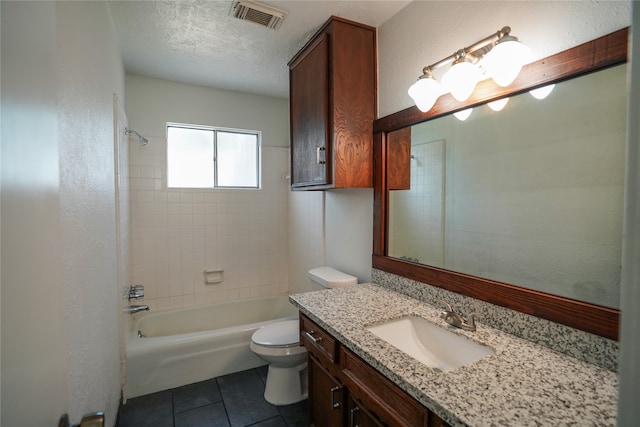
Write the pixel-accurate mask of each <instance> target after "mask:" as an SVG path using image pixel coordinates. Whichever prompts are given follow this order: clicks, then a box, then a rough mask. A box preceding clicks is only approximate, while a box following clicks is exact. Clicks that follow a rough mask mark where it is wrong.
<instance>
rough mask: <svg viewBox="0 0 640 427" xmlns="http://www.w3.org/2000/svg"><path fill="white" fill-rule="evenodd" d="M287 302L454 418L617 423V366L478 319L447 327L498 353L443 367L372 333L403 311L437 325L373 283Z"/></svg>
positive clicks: (431, 314)
mask: <svg viewBox="0 0 640 427" xmlns="http://www.w3.org/2000/svg"><path fill="white" fill-rule="evenodd" d="M290 300H291V301H292V303H293V304H294V305H295V306H297V307H298V308H299V309H300V311H302V312H303V313H304V314H306V315H307V316H309V318H311V319H312V320H314V321H315V322H317V323H318V324H319V325H320V326H322V327H324V328H325V329H326V330H327V331H328V332H329V333H331V334H332V335H334V336H335V337H336V338H337V339H338V340H339V341H340V342H341V343H342V344H343V345H345V346H347V347H348V348H349V349H351V350H352V351H353V352H355V353H356V354H358V355H359V356H360V357H362V358H363V359H364V360H366V361H367V362H368V363H369V364H371V365H372V366H373V367H374V368H376V369H378V370H379V371H380V372H381V373H382V374H384V375H385V376H386V377H388V378H389V379H390V380H391V381H393V382H394V383H396V384H397V385H398V386H400V387H401V388H402V389H403V390H405V391H406V392H408V393H409V394H411V395H412V396H414V397H415V398H416V399H417V400H418V401H420V402H421V403H422V404H424V405H425V406H426V407H428V408H429V409H431V410H432V411H434V412H435V413H436V414H437V415H439V416H440V417H441V418H443V419H444V420H445V421H447V422H448V423H450V424H452V425H469V426H529V425H531V426H546V425H549V426H562V425H580V426H589V425H590V426H606V425H612V426H613V425H615V422H616V411H617V396H618V378H617V375H616V373H615V372H612V371H608V370H606V369H603V368H600V367H598V366H595V365H591V364H588V363H586V362H581V361H579V360H577V359H574V358H571V357H567V356H564V355H561V354H559V353H556V352H554V351H552V350H549V349H548V348H546V347H542V346H540V345H537V344H533V343H531V342H529V341H526V340H523V339H520V338H517V337H515V336H513V335H510V334H507V333H505V332H502V331H500V330H497V329H492V328H488V327H486V326H484V325H483V324H482V322H481V321H479V322H477V324H478V329H477V330H476V331H475V332H466V331H462V330H459V329H455V328H449V329H450V330H451V331H453V332H455V333H457V334H460V335H464V336H467V337H468V338H470V339H472V340H475V341H478V342H480V343H483V344H485V345H488V346H490V347H492V348H493V349H494V350H495V354H494V355H492V356H489V357H486V358H484V359H481V360H480V361H478V362H475V363H473V364H471V365H468V366H463V367H461V368H457V369H455V370H453V371H450V372H447V373H443V372H441V371H439V370H436V369H431V368H428V367H426V366H425V365H423V364H422V363H420V362H418V361H417V360H415V359H413V358H412V357H411V356H408V355H406V354H405V353H403V352H402V351H400V350H398V349H396V348H395V347H393V346H392V345H390V344H388V343H386V342H385V341H383V340H381V339H379V338H377V337H376V336H375V335H373V334H372V333H371V332H369V331H367V330H366V327H367V326H370V325H372V324H376V323H380V322H383V321H386V320H391V319H397V318H400V317H403V316H406V315H415V316H418V317H423V318H425V319H428V320H430V321H432V322H434V323H436V324H439V325H441V326H442V327H445V328H447V327H448V325H447V324H446V323H444V321H443V320H441V319H440V317H439V314H440V312H441V311H442V310H441V309H440V308H437V307H433V306H431V305H428V304H425V303H422V302H420V301H418V300H415V299H412V298H409V297H407V296H404V295H401V294H398V293H396V292H393V291H390V290H387V289H384V288H381V287H378V286H375V285H371V284H361V285H358V286H352V287H346V288H340V289H328V290H322V291H316V292H309V293H304V294H296V295H292V296H290Z"/></svg>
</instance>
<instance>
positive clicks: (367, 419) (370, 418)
mask: <svg viewBox="0 0 640 427" xmlns="http://www.w3.org/2000/svg"><path fill="white" fill-rule="evenodd" d="M347 417H348V419H347V427H383V426H384V424H382V423H380V421H378V420H377V419H376V418H375V416H374V415H373V414H371V413H370V412H369V411H367V410H366V409H365V408H364V406H363V405H362V404H361V403H359V402H357V401H355V400H354V399H353V397H349V400H348V403H347Z"/></svg>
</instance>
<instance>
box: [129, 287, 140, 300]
mask: <svg viewBox="0 0 640 427" xmlns="http://www.w3.org/2000/svg"><path fill="white" fill-rule="evenodd" d="M138 298H144V286H142V285H135V286H133V285H132V286H131V287H130V288H129V300H132V299H138Z"/></svg>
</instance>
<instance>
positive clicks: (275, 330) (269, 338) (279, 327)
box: [251, 320, 300, 348]
mask: <svg viewBox="0 0 640 427" xmlns="http://www.w3.org/2000/svg"><path fill="white" fill-rule="evenodd" d="M251 341H253V343H254V344H257V345H260V346H263V347H274V348H287V347H294V346H298V345H300V330H299V323H298V320H284V321H282V322H277V323H273V324H271V325H267V326H264V327H262V328H260V329H258V330H257V331H256V332H254V333H253V335H252V336H251Z"/></svg>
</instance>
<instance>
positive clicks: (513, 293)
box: [372, 28, 629, 340]
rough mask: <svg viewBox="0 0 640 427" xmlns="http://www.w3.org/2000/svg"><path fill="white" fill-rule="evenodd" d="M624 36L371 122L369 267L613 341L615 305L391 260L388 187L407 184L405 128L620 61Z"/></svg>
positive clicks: (608, 37) (408, 146) (613, 35)
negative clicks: (505, 83) (508, 79)
mask: <svg viewBox="0 0 640 427" xmlns="http://www.w3.org/2000/svg"><path fill="white" fill-rule="evenodd" d="M628 34H629V29H628V28H625V29H622V30H619V31H616V32H614V33H611V34H608V35H606V36H603V37H600V38H597V39H595V40H592V41H590V42H587V43H584V44H581V45H579V46H576V47H574V48H571V49H568V50H566V51H563V52H560V53H558V54H555V55H552V56H549V57H547V58H544V59H541V60H539V61H536V62H534V63H531V64H529V65H527V66H525V67H524V68H523V69H522V72H521V73H520V75H519V76H518V78H517V79H516V81H514V82H513V83H512V84H511V85H510V86H509V87H507V88H502V87H499V86H497V85H496V84H495V83H493V82H492V81H491V80H485V81H483V82H481V83H480V84H479V85H478V86H477V88H476V90H475V92H474V94H473V95H472V97H471V98H470V99H468V100H467V101H465V102H458V101H456V100H455V99H454V98H453V97H452V96H450V95H444V96H442V97H441V98H440V99H439V100H438V102H437V103H436V104H435V106H434V107H433V108H432V109H431V110H430V111H428V112H426V113H422V112H420V111H419V110H418V108H416V107H410V108H407V109H405V110H402V111H400V112H398V113H395V114H391V115H389V116H386V117H383V118H380V119H378V120H376V121H375V122H374V221H373V223H374V233H373V234H374V241H373V257H372V266H373V268H376V269H378V270H382V271H386V272H389V273H393V274H396V275H399V276H403V277H407V278H409V279H413V280H417V281H420V282H423V283H427V284H430V285H433V286H437V287H440V288H443V289H446V290H449V291H452V292H456V293H459V294H462V295H465V296H469V297H472V298H476V299H479V300H483V301H486V302H489V303H492V304H496V305H499V306H503V307H506V308H509V309H513V310H516V311H519V312H523V313H526V314H530V315H533V316H536V317H539V318H543V319H547V320H550V321H552V322H556V323H560V324H564V325H567V326H570V327H573V328H576V329H580V330H583V331H586V332H589V333H593V334H596V335H600V336H603V337H606V338H609V339H614V340H617V339H618V323H619V315H620V312H619V310H618V309H616V308H611V307H607V306H602V305H598V304H594V303H591V302H584V301H580V300H578V299H572V298H568V297H563V296H559V295H555V294H552V293H549V292H543V291H538V290H532V289H527V288H524V287H522V286H519V285H516V284H511V283H506V282H504V281H497V280H492V279H488V278H482V277H478V276H474V275H471V274H466V273H460V272H456V271H452V270H447V269H444V268H440V267H434V266H429V265H424V264H419V263H417V262H413V261H412V260H411V259H399V258H394V257H390V256H389V211H390V209H389V199H390V197H389V191H393V190H394V189H399V188H405V187H406V186H407V185H408V179H409V178H408V174H407V173H406V170H407V168H409V167H410V166H409V163H408V162H407V159H409V158H410V149H411V141H410V134H409V137H407V133H406V132H407V129H410V127H411V126H412V125H416V124H418V123H422V122H426V121H429V120H432V119H435V118H438V117H442V116H446V115H449V114H452V113H454V112H456V111H461V110H464V109H467V108H471V107H476V106H479V105H482V104H485V103H488V102H491V101H494V100H497V99H500V98H504V97H507V96H513V95H517V94H520V93H524V92H528V91H530V90H532V89H536V88H539V87H543V86H546V85H549V84H555V83H559V82H563V81H566V80H570V79H573V78H576V77H579V76H583V75H586V74H590V73H593V72H595V71H599V70H603V69H606V68H610V67H613V66H615V65H619V64H624V63H626V62H627V45H628ZM407 141H409V142H408V143H407Z"/></svg>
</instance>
